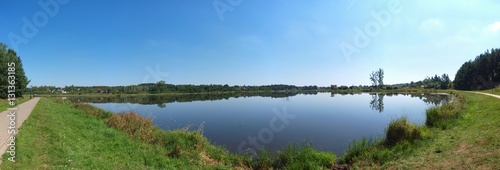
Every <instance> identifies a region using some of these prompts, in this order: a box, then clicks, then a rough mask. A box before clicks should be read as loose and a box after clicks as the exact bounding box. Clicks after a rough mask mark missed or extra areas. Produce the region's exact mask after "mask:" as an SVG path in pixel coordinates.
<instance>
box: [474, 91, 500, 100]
mask: <svg viewBox="0 0 500 170" xmlns="http://www.w3.org/2000/svg"><path fill="white" fill-rule="evenodd" d="M474 93H478V94H484V95H487V96H492V97H496V98H499V99H500V96H499V95H495V94H489V93H483V92H474Z"/></svg>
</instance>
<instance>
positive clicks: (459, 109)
mask: <svg viewBox="0 0 500 170" xmlns="http://www.w3.org/2000/svg"><path fill="white" fill-rule="evenodd" d="M456 93H457V94H458V96H459V97H458V98H457V100H454V102H453V103H450V104H448V105H443V107H440V108H431V109H429V110H428V111H427V114H428V115H427V116H428V117H429V116H430V117H434V118H431V119H432V120H429V119H427V121H434V123H428V122H426V126H421V127H418V129H419V130H420V131H421V133H422V138H421V139H418V140H414V141H413V142H411V141H408V140H403V141H402V142H397V143H396V144H395V145H394V146H387V145H384V142H383V141H384V139H379V140H371V141H372V142H369V141H366V140H365V139H364V140H362V141H361V142H359V141H358V142H353V143H352V144H351V145H350V147H349V149H348V151H347V152H346V154H344V156H343V157H342V159H341V160H342V161H343V162H344V163H348V164H350V165H351V168H353V169H449V168H456V169H499V168H500V133H498V131H499V127H500V114H499V110H500V99H497V98H493V97H489V96H484V95H481V94H474V93H466V92H456ZM460 96H463V97H460ZM464 99H466V100H465V101H464Z"/></svg>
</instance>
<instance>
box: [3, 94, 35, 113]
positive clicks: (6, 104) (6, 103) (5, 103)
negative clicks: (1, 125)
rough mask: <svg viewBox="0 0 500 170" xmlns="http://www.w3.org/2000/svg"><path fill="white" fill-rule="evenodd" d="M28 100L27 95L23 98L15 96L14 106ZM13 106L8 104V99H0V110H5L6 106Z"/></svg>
mask: <svg viewBox="0 0 500 170" xmlns="http://www.w3.org/2000/svg"><path fill="white" fill-rule="evenodd" d="M28 100H30V98H29V97H23V98H16V101H15V104H16V105H15V106H17V105H20V104H22V103H24V102H26V101H28ZM15 106H10V105H9V101H8V100H5V99H0V112H3V111H5V110H7V109H8V108H12V107H15Z"/></svg>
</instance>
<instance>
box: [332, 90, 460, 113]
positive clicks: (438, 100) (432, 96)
mask: <svg viewBox="0 0 500 170" xmlns="http://www.w3.org/2000/svg"><path fill="white" fill-rule="evenodd" d="M369 94H370V95H371V97H372V99H371V101H370V108H372V110H376V111H378V112H383V111H384V96H389V97H392V96H398V95H403V96H410V97H412V98H414V97H416V98H419V99H420V100H422V101H424V102H425V103H426V104H431V105H434V106H439V105H441V104H443V103H446V102H449V101H450V99H451V98H450V97H449V95H448V94H445V93H425V94H422V93H369ZM332 96H333V94H332Z"/></svg>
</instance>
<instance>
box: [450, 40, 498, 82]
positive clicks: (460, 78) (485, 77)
mask: <svg viewBox="0 0 500 170" xmlns="http://www.w3.org/2000/svg"><path fill="white" fill-rule="evenodd" d="M498 73H500V49H492V50H491V51H490V50H487V51H486V52H484V53H483V54H481V55H479V56H477V57H476V59H474V60H471V61H467V62H465V63H464V64H463V65H462V67H460V69H459V70H458V71H457V74H456V76H455V80H454V81H453V85H454V87H455V89H457V90H479V89H489V88H492V87H495V86H496V85H498V84H500V74H498Z"/></svg>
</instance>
